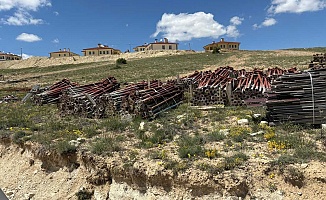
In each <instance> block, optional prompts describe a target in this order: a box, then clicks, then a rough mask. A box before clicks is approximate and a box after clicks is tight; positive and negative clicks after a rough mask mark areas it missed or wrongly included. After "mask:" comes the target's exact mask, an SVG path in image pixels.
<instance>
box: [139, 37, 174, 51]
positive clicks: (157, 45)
mask: <svg viewBox="0 0 326 200" xmlns="http://www.w3.org/2000/svg"><path fill="white" fill-rule="evenodd" d="M133 49H134V51H136V52H139V51H148V50H161V51H165V50H178V43H175V42H169V40H168V39H167V38H164V41H157V39H156V40H155V42H153V43H149V44H144V45H141V46H137V47H135V48H133Z"/></svg>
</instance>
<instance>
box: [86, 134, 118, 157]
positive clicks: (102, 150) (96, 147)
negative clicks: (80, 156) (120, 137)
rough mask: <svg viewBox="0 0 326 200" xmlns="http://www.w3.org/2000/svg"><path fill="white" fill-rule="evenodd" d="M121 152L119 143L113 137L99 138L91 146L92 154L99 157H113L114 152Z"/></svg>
mask: <svg viewBox="0 0 326 200" xmlns="http://www.w3.org/2000/svg"><path fill="white" fill-rule="evenodd" d="M119 150H121V147H120V146H119V142H118V141H117V140H116V139H115V138H113V137H111V136H107V137H104V138H97V139H96V140H95V141H94V142H93V143H92V144H91V152H92V153H95V154H97V155H112V152H114V151H119Z"/></svg>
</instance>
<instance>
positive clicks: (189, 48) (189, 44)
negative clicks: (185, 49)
mask: <svg viewBox="0 0 326 200" xmlns="http://www.w3.org/2000/svg"><path fill="white" fill-rule="evenodd" d="M188 45H189V50H190V51H191V46H190V42H189V43H188Z"/></svg>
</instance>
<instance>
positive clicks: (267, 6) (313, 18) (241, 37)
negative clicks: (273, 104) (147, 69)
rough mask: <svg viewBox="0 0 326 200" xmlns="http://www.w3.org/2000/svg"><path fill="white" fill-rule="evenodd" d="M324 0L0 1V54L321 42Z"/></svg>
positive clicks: (254, 47) (295, 45)
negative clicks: (159, 43) (159, 44)
mask: <svg viewBox="0 0 326 200" xmlns="http://www.w3.org/2000/svg"><path fill="white" fill-rule="evenodd" d="M325 10H326V0H228V1H225V0H141V1H135V0H0V51H4V52H11V53H15V54H19V55H20V54H21V52H22V53H23V55H24V57H25V58H27V57H29V56H49V53H50V52H53V51H58V50H59V49H64V48H67V49H68V48H69V49H70V50H71V51H72V52H74V53H77V54H80V55H81V51H82V49H84V48H91V47H96V46H97V44H99V43H100V44H103V45H108V46H109V47H112V48H116V49H120V50H121V51H122V52H124V51H126V50H131V51H133V50H132V49H133V48H134V47H136V46H138V45H143V44H145V43H151V42H154V40H155V39H158V40H162V39H163V38H168V39H169V41H170V42H177V43H179V49H181V50H189V49H191V50H196V51H203V46H205V45H207V44H209V43H212V42H213V41H216V42H217V41H219V40H220V39H221V38H224V39H225V40H226V41H237V42H240V43H241V44H240V49H245V50H275V49H286V48H307V47H325V46H326V37H325V36H326V12H325Z"/></svg>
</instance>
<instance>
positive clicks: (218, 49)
mask: <svg viewBox="0 0 326 200" xmlns="http://www.w3.org/2000/svg"><path fill="white" fill-rule="evenodd" d="M220 50H221V48H219V47H214V48H213V52H212V53H213V54H219V53H221V52H220Z"/></svg>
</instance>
